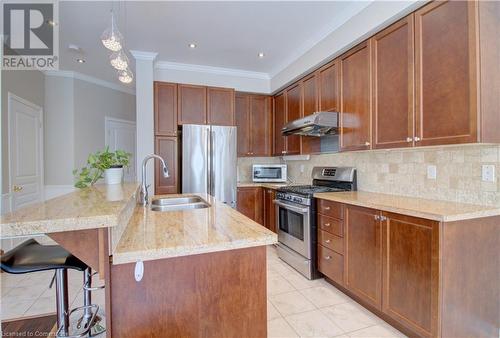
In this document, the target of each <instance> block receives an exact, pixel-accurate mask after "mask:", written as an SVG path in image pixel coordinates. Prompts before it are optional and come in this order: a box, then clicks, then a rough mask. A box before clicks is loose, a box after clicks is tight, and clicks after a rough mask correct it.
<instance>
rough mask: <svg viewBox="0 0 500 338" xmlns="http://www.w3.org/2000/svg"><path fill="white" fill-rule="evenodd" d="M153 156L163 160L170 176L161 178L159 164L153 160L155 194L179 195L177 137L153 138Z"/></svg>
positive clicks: (161, 173)
mask: <svg viewBox="0 0 500 338" xmlns="http://www.w3.org/2000/svg"><path fill="white" fill-rule="evenodd" d="M155 154H157V155H160V156H161V157H162V158H163V159H164V160H165V164H166V165H167V168H168V172H169V174H170V176H169V177H168V178H165V177H163V172H162V170H161V166H160V163H159V161H158V160H155V194H177V193H179V177H178V164H179V158H178V142H177V137H164V136H157V137H155Z"/></svg>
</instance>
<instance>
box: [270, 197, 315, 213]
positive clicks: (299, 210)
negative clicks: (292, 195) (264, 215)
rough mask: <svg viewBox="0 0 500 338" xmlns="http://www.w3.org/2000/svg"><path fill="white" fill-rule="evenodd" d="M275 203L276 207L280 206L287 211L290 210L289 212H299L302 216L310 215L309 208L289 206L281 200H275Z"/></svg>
mask: <svg viewBox="0 0 500 338" xmlns="http://www.w3.org/2000/svg"><path fill="white" fill-rule="evenodd" d="M273 202H274V204H276V205H279V206H281V207H283V208H286V209H289V210H292V211H295V212H299V213H301V214H306V213H309V208H301V207H297V206H295V205H292V204H289V203H283V202H281V201H280V200H273Z"/></svg>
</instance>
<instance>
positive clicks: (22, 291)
mask: <svg viewBox="0 0 500 338" xmlns="http://www.w3.org/2000/svg"><path fill="white" fill-rule="evenodd" d="M47 289H48V286H46V285H38V286H37V285H33V286H20V287H16V288H12V289H11V290H10V291H9V293H8V294H7V295H6V296H5V297H2V298H5V299H9V298H13V299H16V300H18V301H22V300H33V301H34V300H36V299H37V298H39V297H40V295H41V294H42V293H44V292H45V291H46V290H47Z"/></svg>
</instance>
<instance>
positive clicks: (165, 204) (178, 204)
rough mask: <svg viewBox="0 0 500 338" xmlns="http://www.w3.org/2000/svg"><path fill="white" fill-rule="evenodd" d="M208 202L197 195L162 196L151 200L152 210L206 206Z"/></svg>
mask: <svg viewBox="0 0 500 338" xmlns="http://www.w3.org/2000/svg"><path fill="white" fill-rule="evenodd" d="M209 206H210V204H208V203H207V201H205V200H204V199H202V198H201V197H198V196H186V197H162V198H158V199H155V200H153V201H152V202H151V210H152V211H162V212H165V211H178V210H190V209H203V208H208V207H209Z"/></svg>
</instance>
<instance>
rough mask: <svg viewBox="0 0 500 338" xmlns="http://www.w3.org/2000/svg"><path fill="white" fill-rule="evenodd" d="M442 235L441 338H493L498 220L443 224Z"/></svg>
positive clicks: (499, 264)
mask: <svg viewBox="0 0 500 338" xmlns="http://www.w3.org/2000/svg"><path fill="white" fill-rule="evenodd" d="M442 232H443V234H442V236H441V237H442V243H441V251H442V252H441V260H442V268H441V271H442V281H441V285H442V286H441V288H442V297H441V321H442V324H441V335H442V337H478V338H479V337H484V338H486V337H497V336H498V328H499V327H500V301H499V299H500V283H499V279H498V278H499V276H500V255H499V243H500V216H496V217H486V218H477V219H472V220H466V221H457V222H449V223H445V224H444V226H443V229H442Z"/></svg>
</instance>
